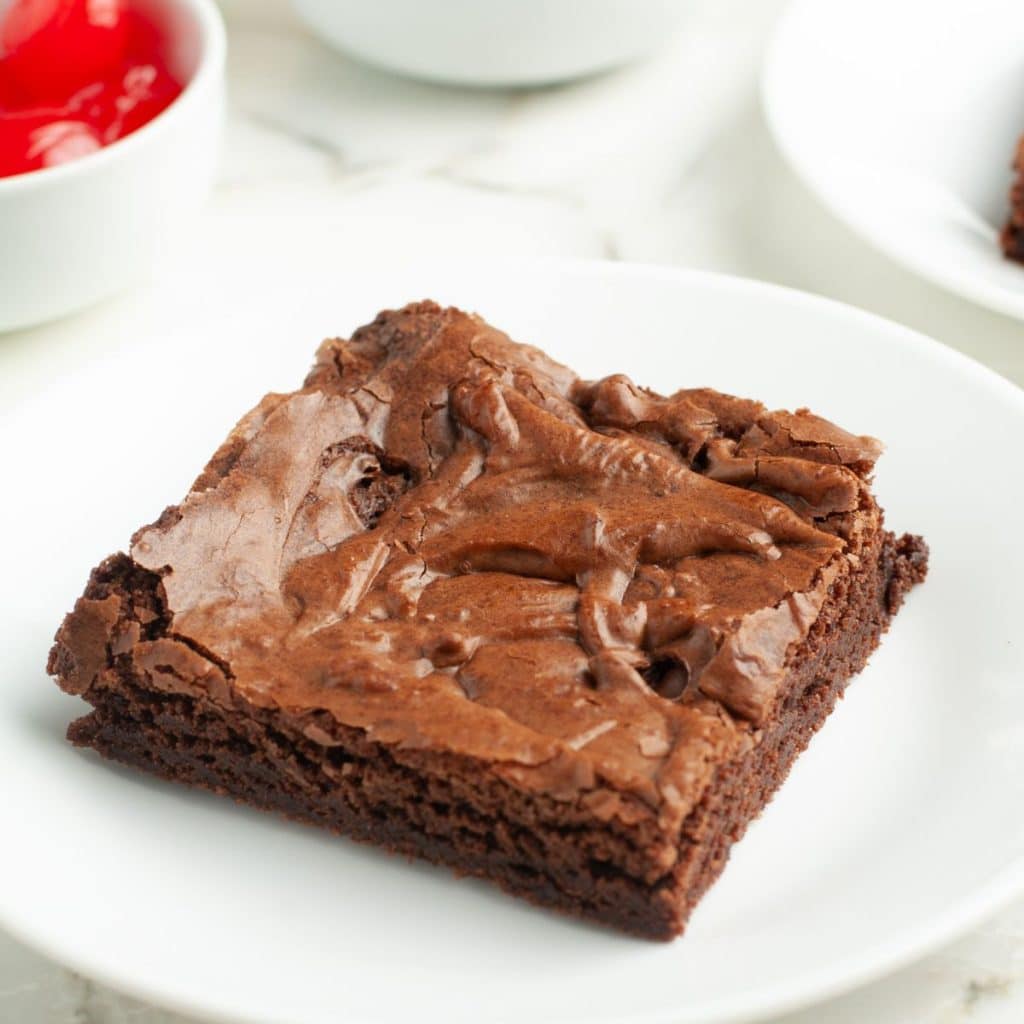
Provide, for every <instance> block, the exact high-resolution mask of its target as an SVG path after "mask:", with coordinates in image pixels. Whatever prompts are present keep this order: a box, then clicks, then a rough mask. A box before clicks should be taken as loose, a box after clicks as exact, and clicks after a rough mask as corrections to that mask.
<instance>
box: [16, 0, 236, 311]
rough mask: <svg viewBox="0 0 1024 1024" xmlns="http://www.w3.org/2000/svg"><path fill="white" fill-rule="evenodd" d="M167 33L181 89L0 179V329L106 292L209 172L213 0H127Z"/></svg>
mask: <svg viewBox="0 0 1024 1024" xmlns="http://www.w3.org/2000/svg"><path fill="white" fill-rule="evenodd" d="M134 6H136V7H137V8H139V9H142V10H144V11H145V12H146V13H147V15H148V16H149V17H151V18H152V19H154V20H155V21H156V22H157V23H158V24H160V25H161V26H162V27H163V29H164V31H165V33H166V35H167V38H169V39H170V40H171V52H170V66H171V70H172V71H173V72H174V73H175V74H177V75H178V77H179V79H180V80H181V81H183V82H185V83H186V85H185V89H184V91H183V92H182V94H181V95H180V96H179V97H178V98H177V99H176V100H175V101H174V102H173V103H172V104H171V105H170V106H169V107H168V108H167V109H166V110H165V111H163V112H162V113H160V114H158V115H157V116H156V117H155V118H154V119H153V120H152V121H150V122H149V123H148V124H146V125H143V126H142V127H141V128H139V129H138V131H135V132H133V133H132V134H131V135H128V136H127V137H125V138H124V139H122V140H120V141H118V142H115V143H113V144H112V145H110V146H107V147H105V148H104V149H101V150H99V151H98V152H96V153H93V154H90V155H89V156H86V157H83V158H82V159H80V160H76V161H73V162H71V163H67V164H62V165H60V166H57V167H51V168H46V169H44V170H40V171H31V172H29V173H27V174H18V175H14V176H12V177H6V178H0V331H8V330H12V329H14V328H17V327H28V326H31V325H34V324H39V323H43V322H45V321H47V320H53V319H56V318H57V317H60V316H64V315H65V314H67V313H71V312H74V311H75V310H78V309H82V308H83V307H85V306H88V305H91V304H92V303H94V302H96V301H98V300H99V299H102V298H106V297H107V296H109V295H113V294H114V293H115V292H118V291H120V290H122V289H124V288H126V287H128V286H129V285H130V284H132V283H133V282H134V281H136V280H138V278H139V277H140V275H142V274H144V273H145V272H146V270H147V269H148V268H150V267H151V266H152V265H153V262H154V260H155V259H156V258H157V257H158V256H159V255H160V253H161V252H162V251H163V249H164V248H165V247H166V246H167V244H168V243H169V242H170V241H172V240H173V237H174V236H175V235H176V234H177V233H178V232H179V231H180V230H181V228H182V226H183V225H187V222H188V217H189V215H190V214H191V213H192V212H194V210H195V209H196V208H197V207H198V205H199V203H200V202H201V200H202V199H203V197H204V196H205V195H206V193H207V191H208V190H209V188H210V186H211V184H212V182H213V176H214V171H215V167H216V161H217V150H218V146H219V141H220V132H221V122H222V116H223V100H224V51H225V42H224V23H223V21H222V19H221V16H220V12H219V11H218V9H217V7H216V5H215V4H214V2H213V0H136V3H135V4H134Z"/></svg>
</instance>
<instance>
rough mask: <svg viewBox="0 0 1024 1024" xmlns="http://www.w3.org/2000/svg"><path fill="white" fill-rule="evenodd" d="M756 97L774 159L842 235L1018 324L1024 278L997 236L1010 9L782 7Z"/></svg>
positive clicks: (1010, 129)
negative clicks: (774, 143) (786, 164)
mask: <svg viewBox="0 0 1024 1024" xmlns="http://www.w3.org/2000/svg"><path fill="white" fill-rule="evenodd" d="M763 94H764V100H765V107H766V110H767V113H768V120H769V123H770V124H771V127H772V129H773V131H774V133H775V137H776V139H777V140H778V142H779V144H780V146H781V147H782V150H783V152H784V153H785V154H786V156H787V157H788V159H789V160H790V162H791V163H792V165H793V167H794V168H795V169H796V171H797V173H798V174H799V175H800V176H801V177H802V178H803V179H804V180H805V181H806V183H807V184H808V185H809V186H810V187H811V188H812V189H813V190H814V191H815V192H817V193H818V195H819V196H820V197H821V198H822V199H823V200H824V202H825V203H826V204H827V205H828V206H829V207H830V208H831V209H832V211H833V212H834V213H835V214H836V215H837V216H838V217H840V218H841V219H842V220H844V221H845V222H846V223H847V224H848V225H849V226H850V227H851V228H852V229H853V230H854V231H856V232H858V233H859V234H861V235H863V236H864V237H865V238H866V239H867V240H868V241H870V242H871V243H872V244H874V245H875V246H877V247H878V248H879V249H881V250H882V251H883V252H885V253H887V254H888V255H889V256H891V257H892V258H893V259H895V260H897V261H899V262H900V263H903V264H905V265H906V266H908V267H910V268H911V269H913V270H915V271H916V272H917V273H919V274H922V275H923V276H924V277H926V278H929V279H930V280H932V281H933V282H935V283H936V284H939V285H941V286H943V287H945V288H948V289H950V290H951V291H954V292H957V293H959V294H961V295H963V296H966V297H967V298H970V299H973V300H974V301H976V302H980V303H982V304H983V305H986V306H990V307H991V308H993V309H997V310H1000V311H1002V312H1004V313H1009V314H1011V315H1013V316H1018V317H1022V318H1024V267H1020V266H1018V265H1016V264H1013V263H1010V262H1008V261H1007V260H1005V259H1003V257H1002V254H1001V252H1000V249H999V244H998V238H997V235H998V232H999V230H1000V228H1001V227H1002V225H1003V224H1004V223H1005V222H1006V217H1007V214H1008V212H1009V200H1008V196H1009V190H1010V183H1011V180H1012V175H1011V171H1010V166H1009V165H1010V161H1011V159H1012V157H1013V152H1014V149H1015V147H1016V143H1017V140H1018V139H1019V138H1020V136H1021V135H1022V134H1024V4H1021V2H1020V0H900V2H898V3H893V2H892V0H858V2H857V3H849V2H848V0H795V2H794V3H793V4H792V6H791V7H790V8H789V10H788V11H787V12H786V14H785V16H784V17H783V19H782V22H781V24H780V26H779V28H778V30H777V33H776V36H775V39H774V41H773V43H772V45H771V47H770V48H769V51H768V57H767V60H766V63H765V70H764V77H763Z"/></svg>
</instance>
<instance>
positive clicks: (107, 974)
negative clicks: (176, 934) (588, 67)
mask: <svg viewBox="0 0 1024 1024" xmlns="http://www.w3.org/2000/svg"><path fill="white" fill-rule="evenodd" d="M492 262H497V261H492ZM456 265H463V266H467V267H470V268H472V269H471V270H470V275H471V276H474V275H479V274H480V273H481V267H480V264H479V263H476V264H464V263H462V264H456ZM500 265H501V266H502V268H503V269H504V270H505V272H506V273H507V272H508V271H509V269H510V268H511V269H512V271H513V273H515V274H518V275H519V276H520V277H521V278H526V279H529V278H531V277H534V278H539V277H541V276H542V275H546V274H551V273H554V274H561V275H572V276H576V277H580V278H592V279H594V280H597V281H600V280H602V279H606V278H608V277H613V278H614V277H625V278H641V279H650V280H653V281H659V282H662V283H669V284H675V285H680V286H684V287H697V288H700V289H702V290H708V289H710V290H713V291H719V292H721V293H724V294H727V293H730V292H732V293H736V292H753V293H758V294H760V295H761V296H763V297H766V298H768V299H769V301H771V302H780V303H782V304H784V305H789V306H791V307H796V308H801V309H804V310H807V311H809V314H810V315H818V314H821V315H823V316H824V317H825V318H826V319H827V318H828V317H839V318H844V319H846V320H847V321H848V322H851V323H859V324H860V325H861V327H862V328H863V329H865V330H869V331H874V332H876V333H878V332H880V333H882V334H885V335H888V336H889V340H891V341H892V342H893V343H895V344H899V345H901V346H903V347H904V349H905V350H908V351H910V352H912V353H913V354H914V355H915V356H918V357H923V358H928V359H931V360H933V361H938V362H939V363H942V364H945V365H946V366H948V368H949V369H950V370H951V371H954V372H955V371H959V372H960V373H967V374H969V375H970V376H971V377H973V378H975V380H976V381H977V384H978V386H979V387H984V388H987V389H989V390H990V391H995V392H997V393H999V395H1000V398H1001V399H1003V400H1004V401H1006V402H1007V403H1008V404H1009V405H1011V406H1012V407H1013V408H1014V411H1015V412H1016V414H1018V415H1020V416H1021V417H1022V419H1024V389H1022V388H1020V387H1018V386H1017V385H1016V384H1015V383H1013V382H1012V381H1010V380H1009V379H1007V378H1005V377H1003V376H1002V375H1001V374H999V373H997V372H996V371H994V370H992V369H991V368H989V367H987V366H985V365H984V364H982V363H980V362H979V361H977V360H976V359H974V358H972V357H970V356H968V355H966V354H964V353H963V352H960V351H959V350H957V349H953V348H951V347H949V346H947V345H944V344H942V343H941V342H939V341H937V340H936V339H934V338H931V337H929V336H928V335H926V334H924V333H922V332H920V331H917V330H914V329H913V328H910V327H907V326H905V325H903V324H900V323H898V322H896V321H893V320H890V319H888V318H886V317H883V316H880V315H878V314H875V313H872V312H869V311H866V310H864V309H860V308H858V307H856V306H852V305H850V304H848V303H844V302H841V301H838V300H835V299H831V298H828V297H825V296H821V295H816V294H813V293H810V292H806V291H803V290H800V289H797V288H792V287H789V286H785V285H779V284H774V283H771V282H766V281H761V280H756V279H753V278H745V277H741V276H738V275H732V274H723V273H719V272H716V271H709V270H702V269H695V268H686V267H674V266H670V265H663V264H657V263H634V262H631V263H621V262H616V261H611V260H600V259H594V260H551V261H542V262H540V263H525V262H523V261H514V262H506V263H502V264H500ZM377 272H380V271H379V270H378V269H377V268H375V267H372V266H371V267H367V268H363V269H362V270H359V271H357V274H359V273H362V274H371V275H373V274H375V273H377ZM434 274H435V271H433V270H432V271H430V272H429V276H431V277H433V276H434ZM193 315H202V314H193ZM34 404H35V403H33V405H34ZM31 407H32V406H27V407H22V410H23V411H25V412H28V411H29V410H30V409H31ZM22 410H15V412H18V411H22ZM12 418H13V417H12ZM8 422H9V421H8V418H7V417H0V427H2V426H5V425H8ZM1022 895H1024V856H1021V857H1018V858H1016V859H1014V860H1011V861H1010V862H1008V863H1007V864H1006V865H1005V866H1004V867H1003V868H1001V869H1000V870H999V871H997V872H996V873H995V874H994V875H992V876H990V877H989V878H988V880H987V881H986V882H985V883H984V884H983V885H980V886H979V887H977V888H976V890H975V891H974V893H973V895H971V896H970V897H964V898H963V899H961V900H960V901H959V903H958V904H957V905H956V906H954V907H951V908H947V909H945V910H944V911H943V912H941V913H939V914H934V915H931V916H927V917H924V918H922V919H921V920H920V921H918V923H917V924H915V925H914V926H913V927H908V928H906V929H904V930H903V932H901V933H899V934H897V935H894V936H888V937H886V938H885V940H884V941H882V942H879V943H877V944H875V945H873V946H870V947H867V949H866V951H865V952H863V953H861V954H859V955H856V956H849V957H846V958H845V959H843V960H839V961H837V962H835V963H834V964H832V965H830V967H829V968H828V969H819V970H815V971H811V972H808V973H806V974H796V975H794V976H793V977H792V978H791V979H790V980H789V981H786V982H784V983H780V984H778V985H776V986H773V987H770V988H764V987H762V988H761V989H760V990H758V991H755V992H753V993H748V994H745V995H740V996H739V997H726V998H724V999H719V1000H715V1001H714V1002H709V1001H708V1000H705V1001H704V1002H703V1003H702V1004H695V1005H694V1006H693V1007H692V1008H689V1009H688V1008H686V1007H685V1006H684V1007H680V1008H678V1009H661V1010H657V1011H654V1012H651V1013H645V1014H643V1015H640V1016H636V1015H630V1017H629V1018H628V1020H626V1019H623V1018H618V1019H617V1018H607V1019H606V1020H603V1021H601V1022H600V1024H616V1022H617V1021H620V1022H621V1024H728V1022H733V1021H741V1020H742V1021H759V1020H765V1019H767V1018H770V1017H774V1016H776V1015H778V1014H783V1013H787V1012H792V1011H795V1010H798V1009H801V1008H807V1007H810V1006H814V1005H818V1004H820V1003H821V1002H823V1001H826V1000H828V999H832V998H835V997H837V996H840V995H843V994H845V993H848V992H850V991H852V990H854V989H857V988H859V987H861V986H863V985H865V984H868V983H870V982H871V981H874V980H877V979H878V978H881V977H884V976H886V975H888V974H891V973H893V972H895V971H897V970H899V969H901V968H903V967H905V966H907V965H908V964H911V963H913V962H915V961H918V960H920V959H921V958H923V957H924V956H926V955H928V954H929V953H931V952H933V951H935V950H936V949H938V948H940V947H942V946H944V945H946V944H948V943H949V942H951V941H953V940H955V939H956V938H957V937H958V936H960V935H962V934H963V933H965V932H966V931H969V930H970V929H971V928H973V927H975V926H976V925H978V924H979V923H980V922H982V921H983V920H985V918H987V917H989V916H991V915H992V914H994V913H996V912H997V911H998V910H999V909H1000V908H1002V907H1004V906H1005V905H1007V904H1008V903H1010V902H1011V901H1012V900H1014V899H1015V898H1017V897H1019V896H1022ZM11 909H12V908H11V906H10V904H9V903H8V901H7V900H3V899H0V928H3V929H4V930H5V931H6V932H7V933H8V934H9V935H11V936H12V937H14V938H15V939H16V940H17V941H19V942H21V943H23V944H24V945H25V946H27V947H29V948H30V949H33V950H35V951H36V952H38V953H40V954H42V955H43V956H45V957H47V958H48V959H50V960H51V961H54V962H56V963H58V964H62V965H64V966H67V967H69V968H70V969H72V970H74V971H77V972H79V973H81V974H83V975H86V976H87V977H89V978H91V979H94V980H96V981H98V982H99V983H100V984H102V985H104V986H106V987H108V988H110V989H111V990H113V991H115V992H118V993H121V994H123V995H126V996H128V997H130V998H133V999H136V1000H140V1001H142V1002H145V1003H148V1004H150V1005H152V1006H155V1007H159V1008H163V1009H166V1010H169V1011H171V1012H174V1013H178V1014H183V1015H185V1016H189V1017H193V1018H196V1019H198V1020H203V1021H209V1022H211V1024H253V1022H254V1021H257V1022H259V1024H263V1022H264V1021H269V1020H270V1019H271V1018H262V1017H257V1018H253V1017H249V1016H244V1015H239V1014H238V1013H237V1012H233V1011H230V1010H220V1009H214V1008H211V1006H210V1005H209V1004H206V1005H204V1004H201V1003H197V1002H194V1001H192V1000H191V999H189V998H188V997H178V996H176V995H175V994H174V992H173V991H172V990H171V989H170V988H169V987H167V986H160V985H158V984H147V983H145V982H139V983H133V981H132V980H131V979H126V978H124V977H119V976H118V975H117V974H116V972H114V971H108V970H107V969H106V968H105V967H103V966H102V964H98V963H93V962H92V958H91V957H90V956H89V955H88V954H86V955H77V954H76V953H75V952H72V953H70V954H69V953H68V952H67V950H65V949H62V948H61V943H60V942H59V941H54V940H53V939H52V937H51V938H48V937H46V936H43V935H40V934H39V933H38V932H39V931H40V930H41V929H36V928H33V926H32V925H31V923H26V922H24V921H21V920H17V919H15V918H14V916H13V915H12V913H11ZM351 1024H373V1022H372V1021H370V1020H368V1019H366V1018H362V1017H360V1018H352V1019H351ZM547 1024H565V1022H560V1021H559V1020H558V1019H557V1018H552V1019H551V1020H550V1021H548V1022H547Z"/></svg>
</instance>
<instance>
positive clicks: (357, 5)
mask: <svg viewBox="0 0 1024 1024" xmlns="http://www.w3.org/2000/svg"><path fill="white" fill-rule="evenodd" d="M293 3H294V5H295V8H296V10H297V11H298V13H299V15H300V16H301V17H302V18H303V19H304V20H305V21H306V23H307V24H308V25H309V27H310V28H311V29H312V30H313V31H314V32H315V33H316V34H317V35H319V36H321V37H322V38H323V39H324V41H325V42H327V43H329V44H330V45H332V46H334V47H337V48H338V49H340V50H343V51H345V52H347V53H350V54H352V55H354V56H356V57H359V58H360V59H362V60H364V61H366V62H367V63H369V64H375V65H377V66H379V67H382V68H386V69H387V70H389V71H397V72H399V73H400V74H404V75H411V76H413V77H414V78H427V79H431V80H434V81H439V82H445V83H449V84H453V85H475V86H525V85H544V84H550V83H555V82H564V81H566V80H568V79H571V78H579V77H581V76H583V75H589V74H593V73H595V72H598V71H604V70H607V69H608V68H612V67H616V66H618V65H620V64H625V63H627V62H629V61H631V60H634V59H635V58H637V57H641V56H643V55H644V54H646V53H648V52H650V51H651V50H653V49H655V48H656V47H657V46H658V44H659V43H660V42H661V41H662V40H663V39H664V38H665V36H666V34H667V33H669V32H671V31H672V30H673V29H675V28H676V27H677V25H678V24H679V21H680V18H681V15H682V14H683V12H684V11H685V9H686V7H687V6H688V5H687V4H685V3H683V0H293Z"/></svg>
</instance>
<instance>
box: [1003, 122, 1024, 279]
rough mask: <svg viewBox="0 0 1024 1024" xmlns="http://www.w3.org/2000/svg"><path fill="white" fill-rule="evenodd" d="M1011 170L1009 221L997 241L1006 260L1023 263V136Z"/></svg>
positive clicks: (1018, 144)
mask: <svg viewBox="0 0 1024 1024" xmlns="http://www.w3.org/2000/svg"><path fill="white" fill-rule="evenodd" d="M1013 169H1014V171H1015V172H1016V177H1015V178H1014V181H1013V186H1012V188H1011V189H1010V219H1009V220H1008V221H1007V222H1006V227H1004V228H1003V233H1002V235H1000V239H999V240H1000V242H1001V243H1002V246H1003V252H1004V253H1005V254H1006V256H1007V258H1008V259H1011V260H1017V261H1018V262H1020V263H1024V136H1021V140H1020V142H1019V143H1017V154H1016V156H1015V157H1014V160H1013Z"/></svg>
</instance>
